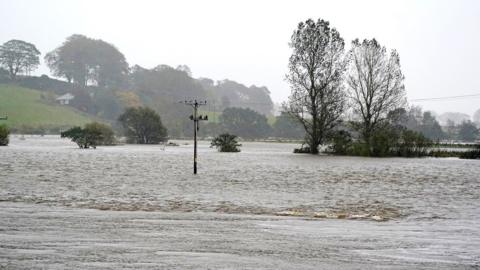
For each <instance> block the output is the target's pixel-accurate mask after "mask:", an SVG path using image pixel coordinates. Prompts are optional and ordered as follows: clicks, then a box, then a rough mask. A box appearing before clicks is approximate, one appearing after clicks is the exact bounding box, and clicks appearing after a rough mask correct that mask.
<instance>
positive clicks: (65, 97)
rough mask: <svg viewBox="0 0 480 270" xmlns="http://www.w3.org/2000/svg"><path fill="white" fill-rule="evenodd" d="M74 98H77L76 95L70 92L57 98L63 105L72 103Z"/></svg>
mask: <svg viewBox="0 0 480 270" xmlns="http://www.w3.org/2000/svg"><path fill="white" fill-rule="evenodd" d="M74 98H75V96H74V95H72V94H70V93H66V94H64V95H61V96H59V97H57V98H56V99H55V100H56V101H58V102H59V103H60V104H62V105H68V104H70V101H71V100H72V99H74Z"/></svg>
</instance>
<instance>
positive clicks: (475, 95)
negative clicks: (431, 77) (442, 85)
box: [410, 93, 480, 102]
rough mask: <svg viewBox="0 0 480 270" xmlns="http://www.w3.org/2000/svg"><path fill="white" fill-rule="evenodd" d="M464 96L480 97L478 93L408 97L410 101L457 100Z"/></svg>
mask: <svg viewBox="0 0 480 270" xmlns="http://www.w3.org/2000/svg"><path fill="white" fill-rule="evenodd" d="M464 98H480V93H479V94H470V95H460V96H448V97H431V98H416V99H410V101H412V102H421V101H441V100H459V99H464Z"/></svg>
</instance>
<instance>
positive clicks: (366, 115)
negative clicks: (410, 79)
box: [347, 39, 406, 147]
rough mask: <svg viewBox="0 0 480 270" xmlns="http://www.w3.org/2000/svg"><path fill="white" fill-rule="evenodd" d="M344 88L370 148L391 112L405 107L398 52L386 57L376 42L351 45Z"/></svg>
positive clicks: (387, 54) (356, 41) (354, 42)
mask: <svg viewBox="0 0 480 270" xmlns="http://www.w3.org/2000/svg"><path fill="white" fill-rule="evenodd" d="M349 58H350V64H349V67H348V75H347V85H348V94H349V98H350V101H351V105H352V109H353V111H354V113H355V114H356V115H357V116H359V118H360V120H361V123H360V126H359V130H360V132H361V135H362V137H363V139H364V141H365V143H367V146H368V147H369V146H370V143H371V138H372V135H373V133H374V132H375V131H376V130H377V129H378V128H379V127H380V126H381V125H382V123H384V121H385V120H386V118H387V115H388V113H389V112H390V111H393V110H395V109H397V108H399V107H402V106H404V105H405V104H406V99H405V87H404V84H403V80H404V76H403V74H402V71H401V69H400V57H399V55H398V53H397V51H395V50H392V51H391V52H390V53H387V50H386V48H385V47H382V46H381V45H380V44H379V43H378V42H377V41H376V40H375V39H372V40H364V41H363V42H361V43H360V42H359V40H358V39H356V40H354V41H353V42H352V49H351V50H350V53H349Z"/></svg>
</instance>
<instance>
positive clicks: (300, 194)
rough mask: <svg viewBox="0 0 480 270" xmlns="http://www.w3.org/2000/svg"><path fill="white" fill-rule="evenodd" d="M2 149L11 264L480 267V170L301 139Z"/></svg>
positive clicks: (29, 143) (1, 192) (0, 231)
mask: <svg viewBox="0 0 480 270" xmlns="http://www.w3.org/2000/svg"><path fill="white" fill-rule="evenodd" d="M184 143H186V142H180V144H181V145H180V146H179V147H162V146H157V145H156V146H141V145H124V146H113V147H98V148H97V149H96V150H93V149H91V150H81V149H77V148H76V145H75V144H73V143H71V142H69V141H68V140H64V139H59V138H58V137H54V136H45V137H28V136H27V137H26V140H20V139H19V138H16V137H14V138H12V139H11V143H10V146H8V147H2V148H0V269H159V268H160V269H480V163H479V161H476V160H460V159H455V158H446V159H435V158H414V159H405V158H383V159H379V158H361V157H335V156H310V155H301V154H292V149H293V148H294V147H296V146H295V145H293V144H281V143H244V145H243V147H242V152H240V153H218V152H216V150H215V149H211V148H209V147H208V143H207V142H202V143H200V146H199V158H198V160H199V168H198V169H199V174H198V175H196V176H194V175H193V174H192V161H193V159H192V152H193V151H192V150H193V149H192V148H193V147H192V143H191V142H189V144H188V145H185V144H184Z"/></svg>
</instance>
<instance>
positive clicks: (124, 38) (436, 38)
mask: <svg viewBox="0 0 480 270" xmlns="http://www.w3.org/2000/svg"><path fill="white" fill-rule="evenodd" d="M0 18H1V21H2V22H1V24H0V43H3V42H6V41H8V40H10V39H22V40H25V41H28V42H31V43H34V44H35V45H36V46H37V48H38V49H39V50H40V51H41V52H42V57H43V55H44V54H45V53H46V52H49V51H51V50H53V49H54V48H56V47H57V46H59V45H60V44H61V43H62V42H63V41H64V40H65V38H66V37H68V36H70V35H72V34H84V35H86V36H89V37H92V38H101V39H103V40H105V41H107V42H110V43H113V44H114V45H115V46H116V47H117V48H118V49H119V50H120V51H121V52H122V53H123V54H124V55H125V57H126V58H127V60H128V62H129V64H130V65H134V64H139V65H141V66H143V67H146V68H151V67H154V66H156V65H158V64H167V65H171V66H173V67H176V66H177V65H179V64H186V65H188V66H189V67H190V68H191V69H192V72H193V76H194V77H209V78H212V79H214V80H222V79H225V78H228V79H232V80H236V81H238V82H240V83H243V84H246V85H251V84H255V85H258V86H261V85H265V86H267V87H268V88H269V89H270V91H271V93H272V98H273V100H274V101H275V102H281V101H284V100H286V98H287V97H288V95H289V92H290V90H289V86H288V84H287V83H286V82H285V81H284V76H285V73H286V72H287V63H288V58H289V56H290V53H291V51H290V48H289V47H288V42H289V39H290V36H291V34H292V32H293V30H294V29H295V27H296V26H297V24H298V22H300V21H304V20H306V19H307V18H314V19H317V18H323V19H325V20H328V21H330V23H331V25H332V26H333V27H335V28H337V29H338V30H339V32H340V34H341V35H342V36H343V38H344V39H345V41H346V43H347V48H349V47H350V41H351V40H352V39H354V38H360V39H364V38H373V37H375V38H376V39H377V40H379V42H380V43H381V44H382V45H385V46H386V47H387V48H389V49H391V48H395V49H397V50H398V51H399V53H400V58H401V64H402V70H403V72H404V74H405V77H406V80H405V85H406V89H407V96H408V98H409V99H416V98H429V97H443V96H455V95H468V94H476V93H480V69H479V63H480V1H475V0H472V1H467V0H465V1H459V0H457V1H455V0H451V1H439V0H431V1H419V0H418V1H388V0H383V1H333V0H331V1H319V0H316V1H315V0H314V1H307V0H305V1H303V0H292V1H260V0H256V1H251V0H238V1H225V0H224V1H221V0H219V1H214V0H211V1H210V0H202V1H195V0H192V1H178V0H175V1H173V0H171V1H141V0H136V1H119V0H117V1H113V0H112V1H107V0H103V1H94V0H92V1H90V0H88V1H86V0H83V1H74V0H64V1H46V0H42V1H35V0H31V1H25V0H15V1H14V0H11V1H7V0H0ZM36 73H37V74H43V73H46V74H49V71H48V69H47V68H46V67H45V66H42V67H40V68H39V70H38V71H37V72H36ZM418 104H419V105H422V107H423V108H424V109H426V110H435V111H437V112H439V113H442V112H446V111H459V112H463V113H468V114H472V113H473V112H474V111H475V110H476V109H478V108H480V97H478V98H470V99H461V100H455V101H452V100H449V101H430V102H422V103H418Z"/></svg>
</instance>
